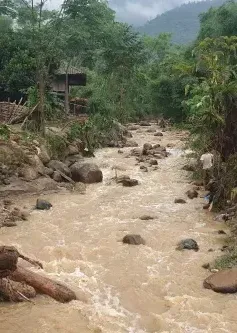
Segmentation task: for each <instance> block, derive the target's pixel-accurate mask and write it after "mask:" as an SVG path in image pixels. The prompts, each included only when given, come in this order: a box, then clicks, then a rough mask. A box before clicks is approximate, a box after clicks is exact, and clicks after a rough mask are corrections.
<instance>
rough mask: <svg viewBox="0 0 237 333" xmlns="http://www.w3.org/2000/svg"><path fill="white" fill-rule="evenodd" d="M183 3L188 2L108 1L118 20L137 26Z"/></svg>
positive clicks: (155, 0)
mask: <svg viewBox="0 0 237 333" xmlns="http://www.w3.org/2000/svg"><path fill="white" fill-rule="evenodd" d="M191 1H192V0H191ZM185 2H189V0H109V3H110V4H111V7H112V8H113V9H114V10H115V11H116V13H117V17H118V19H119V20H121V21H125V22H128V23H130V24H134V25H137V26H140V25H143V24H144V23H145V22H146V21H148V20H150V19H153V18H154V17H156V16H157V15H158V14H162V13H164V12H165V11H167V10H169V9H172V8H174V7H177V6H179V5H181V4H183V3H185Z"/></svg>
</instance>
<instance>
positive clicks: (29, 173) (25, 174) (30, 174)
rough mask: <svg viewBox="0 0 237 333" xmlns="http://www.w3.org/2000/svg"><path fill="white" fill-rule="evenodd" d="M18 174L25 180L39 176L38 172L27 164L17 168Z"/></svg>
mask: <svg viewBox="0 0 237 333" xmlns="http://www.w3.org/2000/svg"><path fill="white" fill-rule="evenodd" d="M18 175H19V176H20V177H22V178H23V179H25V180H26V181H31V180H34V179H36V178H38V176H39V175H38V172H37V171H36V170H35V169H34V168H33V167H31V166H29V165H26V166H24V167H22V168H21V169H20V170H19V172H18Z"/></svg>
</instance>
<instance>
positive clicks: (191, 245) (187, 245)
mask: <svg viewBox="0 0 237 333" xmlns="http://www.w3.org/2000/svg"><path fill="white" fill-rule="evenodd" d="M185 249H186V250H194V251H198V250H199V246H198V244H197V242H196V241H195V240H194V239H192V238H187V239H184V240H182V241H180V242H179V243H178V244H177V247H176V250H179V251H182V250H185Z"/></svg>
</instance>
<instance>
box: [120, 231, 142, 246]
mask: <svg viewBox="0 0 237 333" xmlns="http://www.w3.org/2000/svg"><path fill="white" fill-rule="evenodd" d="M123 243H124V244H131V245H141V244H142V245H145V240H144V239H143V238H142V237H141V236H140V235H133V234H129V235H126V236H124V237H123Z"/></svg>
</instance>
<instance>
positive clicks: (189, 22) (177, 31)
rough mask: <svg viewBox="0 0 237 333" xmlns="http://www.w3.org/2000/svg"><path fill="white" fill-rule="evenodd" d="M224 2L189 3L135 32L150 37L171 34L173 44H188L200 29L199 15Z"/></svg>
mask: <svg viewBox="0 0 237 333" xmlns="http://www.w3.org/2000/svg"><path fill="white" fill-rule="evenodd" d="M225 2H226V0H205V1H199V2H189V3H187V4H183V5H181V6H179V7H175V8H174V9H171V10H169V11H167V12H165V13H163V14H161V15H158V16H157V17H156V18H154V19H152V20H150V21H148V22H147V23H146V24H145V25H143V26H141V27H139V28H137V31H138V32H140V33H142V34H147V35H150V36H154V35H159V34H160V33H171V34H172V41H173V43H175V44H188V43H190V42H192V41H194V40H195V38H196V37H197V34H198V31H199V28H200V22H199V15H200V14H201V13H204V12H206V11H208V10H209V9H210V8H211V7H219V6H221V5H222V4H224V3H225Z"/></svg>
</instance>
